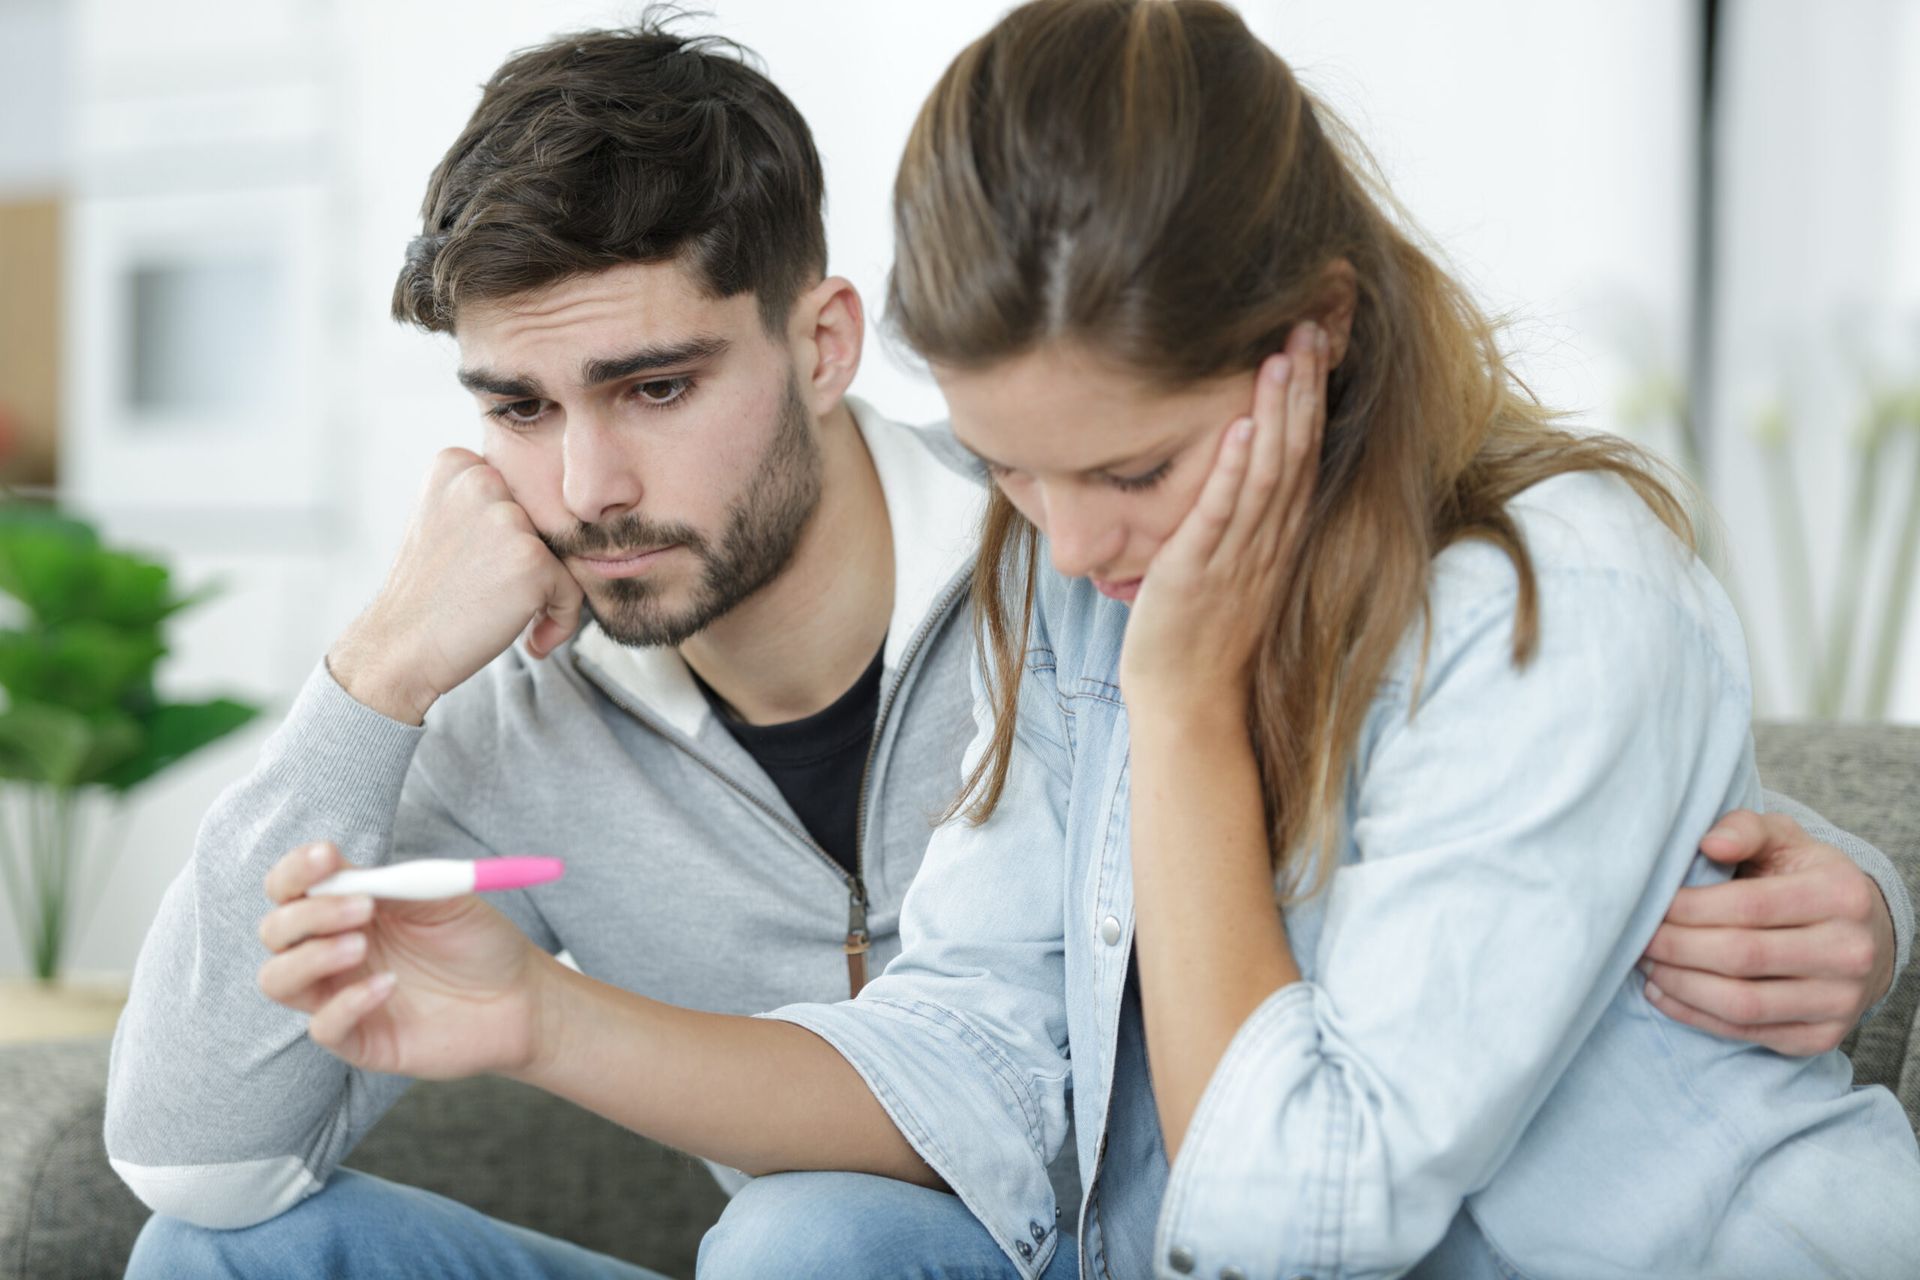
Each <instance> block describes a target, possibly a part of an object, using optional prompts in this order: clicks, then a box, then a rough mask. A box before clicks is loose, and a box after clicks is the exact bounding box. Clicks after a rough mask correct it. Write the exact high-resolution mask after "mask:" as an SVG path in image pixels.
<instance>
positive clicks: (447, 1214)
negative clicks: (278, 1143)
mask: <svg viewBox="0 0 1920 1280" xmlns="http://www.w3.org/2000/svg"><path fill="white" fill-rule="evenodd" d="M127 1276H128V1277H129V1280H149V1278H150V1280H179V1278H180V1277H183V1276H193V1277H195V1280H202V1278H212V1277H233V1278H234V1280H299V1278H301V1277H309V1276H310V1277H313V1278H314V1280H475V1278H482V1277H483V1278H484V1280H495V1278H496V1277H498V1278H499V1280H662V1278H661V1277H660V1276H659V1275H658V1274H657V1273H656V1272H652V1271H648V1270H646V1269H645V1268H644V1267H636V1266H634V1265H632V1264H631V1263H627V1262H622V1261H620V1260H619V1259H618V1258H610V1257H608V1256H607V1255H606V1254H603V1253H594V1252H592V1251H591V1250H588V1249H582V1248H581V1247H580V1246H578V1245H573V1244H568V1243H567V1242H566V1241H564V1240H556V1239H554V1238H553V1237H551V1236H543V1235H541V1234H540V1233H539V1232H537V1231H528V1230H527V1229H526V1228H524V1227H516V1226H513V1225H511V1224H510V1223H505V1222H501V1221H500V1220H499V1219H497V1218H489V1217H488V1216H487V1215H486V1214H484V1213H481V1212H479V1211H478V1210H474V1209H469V1208H468V1207H467V1206H466V1205H463V1204H461V1203H459V1202H458V1201H454V1200H449V1199H447V1198H446V1197H445V1196H437V1195H434V1194H433V1193H432V1192H430V1191H422V1190H420V1189H419V1188H418V1187H408V1186H402V1185H401V1184H399V1183H397V1182H388V1181H386V1180H385V1179H383V1178H375V1177H372V1176H370V1175H368V1174H364V1173H355V1172H354V1171H353V1170H351V1169H341V1170H338V1171H336V1172H335V1173H334V1175H333V1177H332V1178H331V1179H329V1180H328V1182H327V1185H326V1187H325V1188H324V1189H323V1190H321V1191H319V1192H316V1193H315V1194H314V1195H311V1196H309V1197H307V1198H306V1199H305V1200H302V1201H301V1202H300V1203H299V1204H297V1205H295V1206H294V1207H293V1208H291V1209H289V1210H287V1211H286V1212H285V1213H283V1214H281V1215H280V1216H279V1217H277V1218H269V1219H268V1220H267V1221H265V1222H262V1223H260V1224H258V1225H257V1226H252V1227H243V1228H241V1229H240V1230H238V1231H210V1230H208V1229H206V1228H205V1227H196V1226H193V1225H192V1224H190V1223H187V1222H183V1221H181V1220H180V1219H178V1218H169V1217H165V1216H163V1215H160V1214H155V1215H154V1216H153V1217H151V1218H149V1219H147V1225H146V1227H145V1228H144V1229H142V1231H141V1232H140V1238H139V1239H138V1240H137V1241H135V1242H134V1246H133V1257H132V1258H131V1259H130V1260H129V1261H128V1263H127Z"/></svg>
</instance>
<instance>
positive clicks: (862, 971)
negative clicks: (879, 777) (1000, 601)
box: [846, 573, 972, 996]
mask: <svg viewBox="0 0 1920 1280" xmlns="http://www.w3.org/2000/svg"><path fill="white" fill-rule="evenodd" d="M971 581H972V575H970V574H965V573H963V574H961V575H960V576H959V578H958V579H956V580H955V581H954V582H952V583H949V584H948V586H947V589H946V591H945V592H944V593H943V594H942V595H941V597H940V598H939V599H938V600H936V601H935V602H934V606H933V608H932V610H930V611H929V612H928V614H927V617H926V620H925V621H924V622H922V623H921V624H920V628H919V630H917V631H915V632H914V633H913V638H912V639H911V640H909V641H908V642H907V647H906V648H905V649H904V650H902V651H901V653H900V671H899V674H898V675H896V676H895V677H894V681H893V683H892V684H891V685H889V686H888V687H887V693H886V697H884V698H882V699H881V701H880V710H879V712H878V713H877V714H875V716H874V717H873V741H871V742H869V743H868V744H867V762H866V763H865V764H864V765H862V766H861V767H860V797H859V799H858V800H856V801H855V802H854V810H853V885H852V889H853V892H852V897H851V901H850V902H849V903H848V907H847V943H846V951H847V990H848V991H849V992H851V993H852V994H853V995H856V996H857V995H859V994H860V989H861V988H862V987H864V986H866V985H867V952H868V951H870V950H872V949H873V936H872V935H871V934H870V933H868V932H867V878H866V868H867V793H868V791H869V790H870V789H871V788H872V786H873V763H874V760H875V759H876V758H877V757H878V756H879V754H880V736H881V734H883V733H884V732H885V731H886V728H887V716H888V715H889V714H890V713H891V712H892V711H893V704H894V703H895V702H896V701H898V700H899V696H900V690H901V689H902V688H904V687H905V686H906V683H907V674H908V673H909V672H910V671H912V670H913V660H914V659H915V658H917V657H919V656H920V650H921V649H922V648H923V647H924V646H925V644H926V642H927V637H928V636H930V635H932V634H933V630H934V628H935V627H937V626H939V625H940V623H942V622H943V621H945V620H946V617H947V614H948V613H950V612H951V611H952V609H953V604H954V602H955V601H956V600H958V599H959V598H960V593H961V592H963V591H965V590H966V589H967V586H968V584H969V583H970V582H971Z"/></svg>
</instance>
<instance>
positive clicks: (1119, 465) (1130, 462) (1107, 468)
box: [954, 435, 1180, 476]
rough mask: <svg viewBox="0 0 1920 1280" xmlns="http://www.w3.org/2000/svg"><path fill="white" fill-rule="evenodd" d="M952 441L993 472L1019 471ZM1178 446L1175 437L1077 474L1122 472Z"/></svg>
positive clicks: (963, 443)
mask: <svg viewBox="0 0 1920 1280" xmlns="http://www.w3.org/2000/svg"><path fill="white" fill-rule="evenodd" d="M954 440H955V441H956V442H957V443H958V444H959V446H960V447H961V448H962V449H965V450H966V451H967V452H968V453H970V454H972V455H973V456H974V457H975V458H977V459H978V460H979V461H980V462H981V464H982V465H984V466H987V467H991V468H992V469H993V470H995V471H1017V470H1019V468H1018V467H1013V466H1009V465H1007V464H1006V463H1004V462H995V461H994V460H993V459H992V458H989V457H988V456H987V455H986V454H984V453H981V452H980V451H979V450H978V449H976V448H974V447H973V446H972V445H970V444H968V443H967V442H966V441H965V440H962V439H960V437H959V436H957V435H956V436H954ZM1179 445H1180V441H1179V439H1178V438H1177V437H1176V438H1175V439H1174V440H1172V441H1167V440H1162V441H1160V442H1159V443H1157V444H1152V445H1148V446H1147V447H1145V448H1143V449H1135V450H1134V451H1133V452H1131V453H1128V454H1125V455H1124V456H1122V457H1118V458H1115V459H1114V460H1113V461H1111V462H1102V463H1099V464H1097V465H1095V466H1091V467H1081V468H1080V469H1079V474H1080V475H1084V476H1096V475H1102V474H1110V473H1112V472H1115V471H1124V470H1126V469H1128V468H1129V467H1137V466H1139V465H1140V464H1141V463H1143V462H1145V461H1146V460H1147V459H1148V458H1151V457H1153V456H1154V455H1155V454H1158V453H1165V452H1168V451H1169V450H1172V449H1176V448H1178V447H1179Z"/></svg>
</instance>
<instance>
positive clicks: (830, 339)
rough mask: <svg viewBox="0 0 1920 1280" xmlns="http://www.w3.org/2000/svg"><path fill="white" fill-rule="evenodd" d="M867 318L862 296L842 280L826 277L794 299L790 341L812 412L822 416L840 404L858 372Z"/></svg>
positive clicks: (790, 321)
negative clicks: (862, 305) (862, 306)
mask: <svg viewBox="0 0 1920 1280" xmlns="http://www.w3.org/2000/svg"><path fill="white" fill-rule="evenodd" d="M865 337H866V317H865V313H864V311H863V309H862V308H861V305H860V292H859V290H857V289H855V288H854V287H853V283H852V282H851V281H849V280H846V279H844V278H843V277H841V276H828V277H827V278H826V279H824V280H822V281H821V282H820V283H819V284H816V285H815V286H813V288H811V289H809V290H807V291H806V292H805V293H803V294H801V295H800V296H799V297H798V298H796V299H794V303H793V310H792V311H791V312H790V313H789V315H788V317H787V341H788V344H789V345H790V346H791V347H792V349H793V356H794V368H795V369H796V370H797V371H798V372H799V374H800V384H801V392H802V394H803V395H804V396H805V397H806V399H807V403H808V407H809V408H811V409H812V410H813V412H814V413H815V414H816V415H820V416H824V415H825V414H826V413H828V412H830V411H831V410H832V409H833V407H834V406H835V405H837V404H839V403H840V398H841V397H842V396H843V395H845V394H846V391H847V387H848V386H850V385H851V384H852V382H853V375H854V374H856V373H858V372H859V371H860V349H861V345H862V343H863V342H864V341H865Z"/></svg>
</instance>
